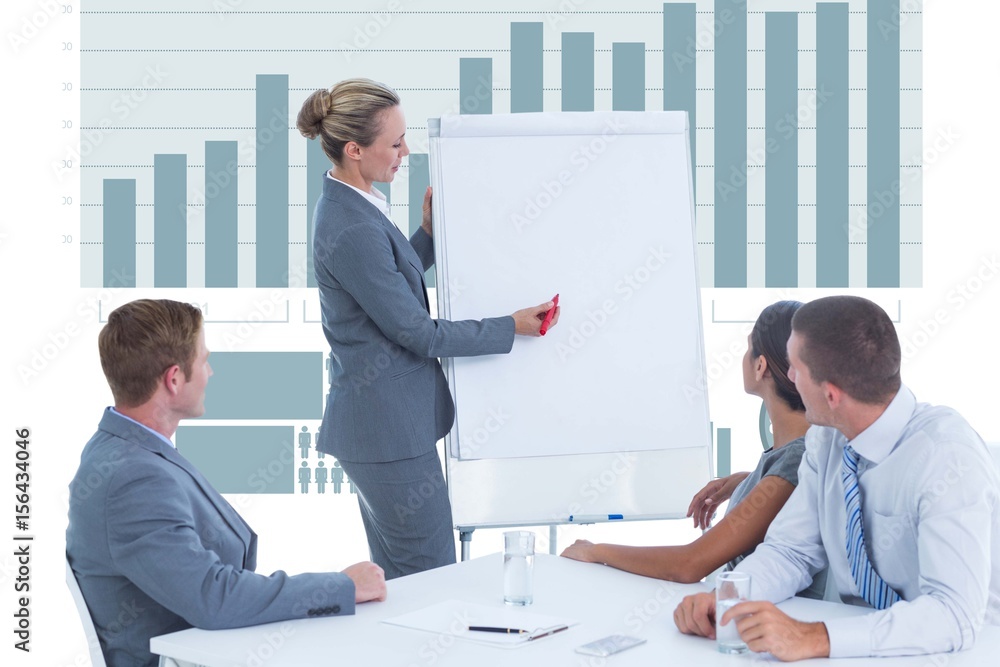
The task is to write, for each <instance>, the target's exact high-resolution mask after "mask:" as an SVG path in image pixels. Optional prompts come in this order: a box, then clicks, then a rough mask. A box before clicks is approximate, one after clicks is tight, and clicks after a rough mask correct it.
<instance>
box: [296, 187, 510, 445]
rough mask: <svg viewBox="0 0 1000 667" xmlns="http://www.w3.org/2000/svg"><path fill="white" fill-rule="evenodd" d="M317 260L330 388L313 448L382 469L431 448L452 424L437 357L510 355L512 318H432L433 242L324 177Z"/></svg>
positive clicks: (315, 245) (317, 214)
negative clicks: (409, 233)
mask: <svg viewBox="0 0 1000 667" xmlns="http://www.w3.org/2000/svg"><path fill="white" fill-rule="evenodd" d="M314 223H315V225H314V228H315V237H314V243H313V254H314V260H315V262H314V263H315V267H316V282H317V284H318V286H319V298H320V305H321V308H322V313H323V333H324V334H325V335H326V339H327V341H328V342H329V343H330V350H331V355H330V356H331V361H332V363H331V367H332V373H331V387H330V398H329V401H328V403H327V407H326V412H325V413H324V415H323V426H322V428H321V429H320V436H319V439H318V442H317V445H316V448H317V449H318V450H319V451H321V452H326V453H328V454H333V455H334V456H336V457H337V458H339V459H341V460H344V461H353V462H357V463H376V462H382V461H396V460H400V459H408V458H413V457H415V456H420V455H422V454H426V453H427V452H429V451H431V450H432V449H434V445H435V443H436V442H437V441H438V439H440V438H441V437H443V436H444V435H445V434H446V433H447V432H448V431H449V430H450V429H451V425H452V423H453V422H454V420H455V406H454V403H453V402H452V399H451V393H450V392H449V391H448V385H447V382H446V381H445V378H444V373H443V372H442V370H441V364H440V363H438V360H437V357H463V356H475V355H481V354H506V353H507V352H510V349H511V347H512V346H513V345H514V318H513V317H510V316H507V317H494V318H488V319H484V320H464V321H460V322H450V321H448V320H435V319H431V316H430V309H429V304H428V301H427V290H426V288H425V286H424V278H423V276H424V271H425V270H426V269H427V268H429V267H430V266H431V265H433V264H434V248H433V243H432V241H431V238H430V236H428V235H427V233H426V232H424V231H423V230H421V229H418V230H417V231H416V232H415V233H414V234H413V237H412V238H411V239H410V240H409V241H407V239H406V237H405V236H403V234H402V232H400V231H399V229H397V228H396V226H395V225H394V224H393V223H392V221H391V220H389V219H388V218H386V217H385V216H384V215H382V212H381V211H379V210H378V209H377V208H375V206H373V205H372V203H371V202H369V201H367V200H366V199H365V198H364V197H363V196H361V195H360V194H359V193H358V192H356V191H355V190H353V189H352V188H350V187H348V186H347V185H344V184H343V183H340V182H339V181H335V180H333V179H331V178H328V177H326V176H324V177H323V196H322V197H321V198H320V200H319V203H318V204H317V205H316V212H315V220H314Z"/></svg>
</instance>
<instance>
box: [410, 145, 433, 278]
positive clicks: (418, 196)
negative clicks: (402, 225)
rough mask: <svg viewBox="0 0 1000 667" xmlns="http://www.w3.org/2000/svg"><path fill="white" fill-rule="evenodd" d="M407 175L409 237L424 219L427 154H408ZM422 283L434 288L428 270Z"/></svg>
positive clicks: (429, 181)
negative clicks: (408, 176)
mask: <svg viewBox="0 0 1000 667" xmlns="http://www.w3.org/2000/svg"><path fill="white" fill-rule="evenodd" d="M409 160H410V166H409V170H408V171H409V175H410V183H409V190H408V192H407V194H408V195H409V198H410V204H409V209H410V215H409V223H410V234H409V235H410V236H412V235H413V234H414V232H416V231H417V228H418V227H420V224H421V223H422V222H423V219H424V208H423V206H424V193H425V192H427V186H429V185H430V184H431V165H430V162H429V161H428V159H427V153H410V157H409ZM424 282H425V283H426V284H427V287H434V285H435V278H434V271H433V270H431V269H428V270H427V272H426V273H425V274H424Z"/></svg>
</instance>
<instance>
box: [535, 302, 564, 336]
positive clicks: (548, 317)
mask: <svg viewBox="0 0 1000 667" xmlns="http://www.w3.org/2000/svg"><path fill="white" fill-rule="evenodd" d="M558 307H559V295H558V294H556V295H555V296H554V297H552V307H551V308H549V310H548V311H547V312H546V313H545V319H544V320H542V328H541V329H539V330H538V333H539V334H540V335H542V336H544V335H545V332H546V331H548V330H549V325H551V324H552V317H553V315H555V314H556V308H558Z"/></svg>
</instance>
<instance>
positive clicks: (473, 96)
mask: <svg viewBox="0 0 1000 667" xmlns="http://www.w3.org/2000/svg"><path fill="white" fill-rule="evenodd" d="M458 70H459V75H458V96H459V109H460V111H461V113H466V114H484V113H493V59H492V58H460V59H459V62H458Z"/></svg>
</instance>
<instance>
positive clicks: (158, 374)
mask: <svg viewBox="0 0 1000 667" xmlns="http://www.w3.org/2000/svg"><path fill="white" fill-rule="evenodd" d="M99 347H100V355H101V366H102V367H103V368H104V374H105V375H106V376H107V379H108V384H110V385H111V392H112V394H113V395H114V399H115V406H114V407H113V408H108V409H107V411H106V412H105V413H104V417H103V418H102V419H101V423H100V425H99V426H98V430H97V433H96V434H95V435H94V437H93V438H91V439H90V442H88V443H87V445H86V447H85V448H84V450H83V455H82V456H81V459H80V468H79V470H78V471H77V473H76V476H75V477H74V478H73V481H72V482H71V484H70V500H69V528H68V529H67V530H66V555H67V558H68V559H69V563H70V566H71V567H72V569H73V573H74V574H75V575H76V578H77V580H78V581H79V583H80V589H81V591H82V592H83V597H84V600H86V602H87V607H88V608H89V609H90V614H91V616H92V618H93V621H94V625H95V627H96V629H97V635H98V637H99V639H100V642H101V650H102V651H103V652H104V656H105V660H106V661H107V663H108V665H109V667H115V666H117V665H129V666H132V665H156V664H157V658H156V656H154V655H153V654H152V653H151V652H150V650H149V640H150V638H151V637H154V636H156V635H161V634H164V633H168V632H174V631H176V630H183V629H185V628H190V627H192V626H195V627H199V628H206V629H221V628H235V627H242V626H247V625H255V624H258V623H270V622H273V621H281V620H285V619H291V618H306V617H311V616H327V615H346V614H353V613H354V605H355V603H356V602H365V601H368V600H384V599H385V594H386V589H385V578H384V574H383V572H382V569H381V568H380V567H379V566H378V565H375V564H374V563H368V562H365V563H358V564H356V565H352V566H351V567H349V568H347V569H346V570H344V571H343V572H331V573H323V574H300V575H297V576H289V575H287V574H285V573H284V572H281V571H278V572H275V573H274V574H272V575H270V576H264V575H260V574H256V573H255V572H254V567H255V565H256V560H257V535H256V534H255V533H254V532H253V531H252V530H251V529H250V527H249V526H247V524H246V523H245V522H244V521H243V519H242V518H241V517H240V515H239V514H237V513H236V511H235V510H234V509H233V508H232V507H231V506H230V505H229V503H227V502H226V501H225V499H223V497H222V496H221V495H219V493H218V492H217V491H216V490H215V489H213V488H212V485H211V484H209V482H208V480H206V479H205V478H204V477H203V476H202V475H201V473H199V472H198V471H197V470H196V469H195V468H194V467H193V466H192V465H191V463H189V462H188V461H187V460H186V459H185V458H184V457H183V456H181V455H180V454H179V453H178V452H177V450H176V449H175V447H174V446H173V443H171V441H170V437H171V436H172V435H173V434H174V431H175V430H176V429H177V423H178V422H179V421H180V420H181V419H185V418H190V417H198V416H201V415H202V414H203V413H204V411H205V408H204V398H205V386H206V384H207V383H208V378H209V376H210V375H211V374H212V369H211V367H210V366H209V364H208V349H207V348H206V347H205V334H204V331H203V330H202V317H201V311H199V310H198V309H197V308H195V307H194V306H191V305H189V304H185V303H178V302H176V301H166V300H158V301H153V300H140V301H133V302H131V303H128V304H125V305H124V306H121V307H120V308H117V309H116V310H114V311H112V313H111V314H110V315H109V316H108V323H107V325H106V326H105V327H104V329H103V330H102V331H101V334H100V338H99Z"/></svg>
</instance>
